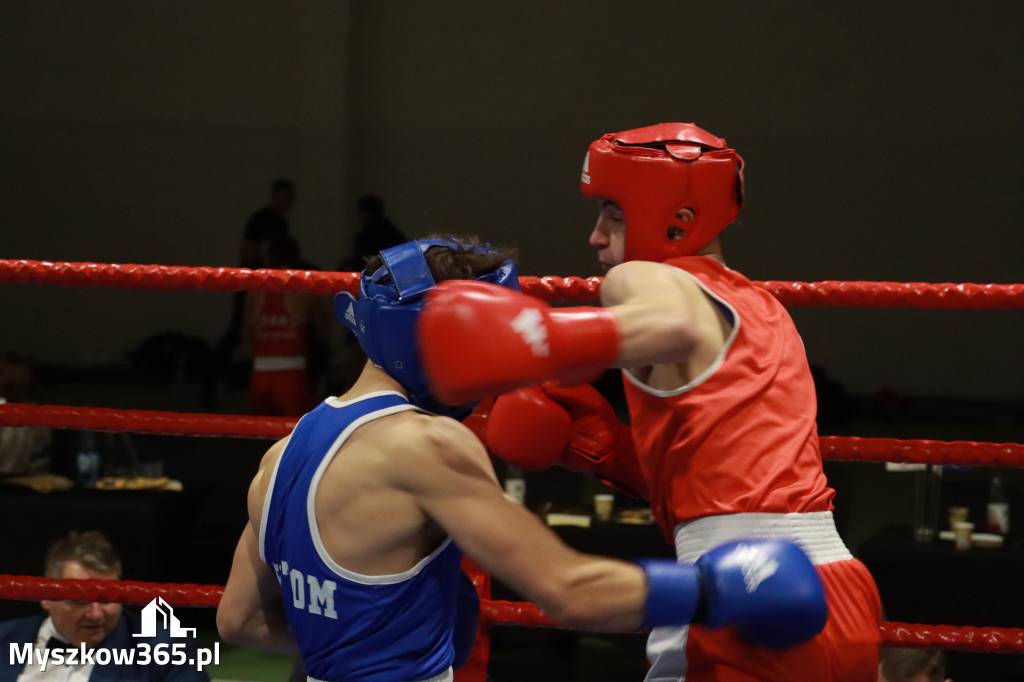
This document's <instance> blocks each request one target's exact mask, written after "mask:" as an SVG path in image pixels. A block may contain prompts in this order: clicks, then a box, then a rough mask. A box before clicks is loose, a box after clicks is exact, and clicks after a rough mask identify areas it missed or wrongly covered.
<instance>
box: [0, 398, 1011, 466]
mask: <svg viewBox="0 0 1024 682" xmlns="http://www.w3.org/2000/svg"><path fill="white" fill-rule="evenodd" d="M297 421H298V420H297V419H294V418H287V417H249V416H241V415H226V414H202V413H194V412H154V411H149V410H114V409H109V408H98V407H68V406H60V405H29V404H26V403H6V404H2V405H0V425H3V426H44V427H50V428H70V429H89V430H92V431H131V432H133V433H153V434H163V435H171V436H221V437H228V438H264V439H273V438H283V437H284V436H286V435H288V434H289V433H290V432H291V430H292V428H293V427H294V426H295V423H296V422H297ZM821 455H822V458H824V459H835V460H845V461H858V462H912V463H920V464H962V465H969V466H991V467H1024V445H1022V444H1019V443H975V442H971V441H953V442H944V441H937V440H896V439H894V438H853V437H847V436H822V438H821Z"/></svg>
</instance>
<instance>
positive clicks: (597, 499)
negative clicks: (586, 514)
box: [594, 494, 615, 521]
mask: <svg viewBox="0 0 1024 682" xmlns="http://www.w3.org/2000/svg"><path fill="white" fill-rule="evenodd" d="M614 508H615V496H614V495H607V494H604V495H594V516H595V517H596V518H597V520H598V521H611V519H612V509H614Z"/></svg>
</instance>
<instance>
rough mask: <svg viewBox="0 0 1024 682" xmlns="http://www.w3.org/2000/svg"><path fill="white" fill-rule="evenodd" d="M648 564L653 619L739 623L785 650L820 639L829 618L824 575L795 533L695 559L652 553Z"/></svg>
mask: <svg viewBox="0 0 1024 682" xmlns="http://www.w3.org/2000/svg"><path fill="white" fill-rule="evenodd" d="M641 566H642V567H643V569H644V573H645V575H646V576H647V585H648V592H647V600H646V602H645V605H644V613H645V616H646V618H647V623H648V624H649V625H653V626H659V625H682V624H685V623H689V622H701V623H704V624H705V625H707V626H708V627H709V628H721V627H727V626H732V627H735V628H736V630H737V631H738V632H739V634H740V635H741V636H742V637H743V638H744V639H746V640H747V641H749V642H751V643H752V644H757V645H760V646H764V647H768V648H772V649H782V648H786V647H791V646H796V645H798V644H802V643H804V642H806V641H807V640H809V639H812V638H813V637H815V636H816V635H817V634H818V633H819V632H821V631H822V629H823V628H824V627H825V622H826V621H827V620H828V605H827V603H826V602H825V591H824V587H823V586H822V584H821V578H820V577H819V576H818V572H817V570H816V569H815V568H814V565H813V564H812V563H811V560H810V559H808V558H807V555H806V554H804V552H803V550H802V549H800V547H798V546H797V545H796V544H794V543H792V542H789V541H788V540H739V541H734V542H729V543H726V544H724V545H722V546H720V547H716V548H715V549H713V550H711V551H710V552H708V553H707V554H705V555H704V556H702V557H700V558H699V559H698V560H697V563H696V564H694V565H689V564H675V563H673V562H670V561H663V560H661V561H659V560H651V561H646V562H641Z"/></svg>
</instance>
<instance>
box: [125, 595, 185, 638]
mask: <svg viewBox="0 0 1024 682" xmlns="http://www.w3.org/2000/svg"><path fill="white" fill-rule="evenodd" d="M158 622H160V623H162V625H161V627H162V628H163V629H164V630H166V631H167V633H168V634H169V635H170V636H171V637H188V636H189V634H190V633H191V636H192V637H195V636H196V629H195V628H183V627H181V623H179V622H178V617H177V616H175V615H174V609H173V608H172V607H171V605H170V604H168V603H167V602H165V601H164V600H163V598H162V597H157V598H156V599H154V600H153V601H151V602H149V603H148V604H146V606H145V607H144V608H143V609H142V632H140V633H139V634H137V635H132V637H156V631H157V623H158Z"/></svg>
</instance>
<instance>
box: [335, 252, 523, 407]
mask: <svg viewBox="0 0 1024 682" xmlns="http://www.w3.org/2000/svg"><path fill="white" fill-rule="evenodd" d="M432 246H443V247H445V248H449V249H452V250H454V251H465V250H468V249H470V248H472V249H473V250H475V251H477V252H479V253H493V252H492V251H491V250H490V249H489V248H486V247H470V246H468V245H466V244H462V243H460V242H458V241H455V240H440V239H422V240H420V241H414V242H407V243H405V244H401V245H399V246H394V247H391V248H390V249H385V250H383V251H381V252H380V256H381V258H382V259H383V260H384V265H383V266H381V267H379V268H377V269H376V270H375V271H374V272H370V271H369V270H364V271H363V273H362V275H361V276H360V278H359V298H356V297H355V296H353V295H352V294H349V293H348V292H342V293H340V294H338V295H337V296H336V297H335V298H334V314H335V315H336V316H337V317H338V319H339V320H341V322H342V323H343V324H344V325H345V326H346V327H348V328H349V329H351V330H352V333H354V334H355V335H356V338H357V339H359V345H360V346H362V348H363V352H364V353H366V356H367V357H368V358H369V359H370V361H371V362H373V364H375V365H377V366H378V367H380V368H381V369H383V370H384V371H385V372H387V373H388V375H389V376H390V377H391V378H392V379H394V380H395V381H397V382H398V383H400V384H402V387H403V388H404V389H405V390H406V391H407V392H408V393H409V400H410V401H411V402H412V403H413V404H414V405H416V406H417V407H420V408H422V409H424V410H426V411H428V412H433V413H435V414H441V415H445V416H448V417H454V418H456V419H464V418H465V417H467V416H469V414H470V413H471V412H472V411H473V408H474V407H476V403H475V402H474V403H470V404H468V405H457V406H451V405H445V404H444V403H441V402H440V401H438V400H437V399H436V398H434V396H432V395H431V394H430V387H429V386H428V385H427V378H426V377H425V376H424V375H423V368H422V367H421V366H420V360H419V355H418V353H417V344H416V318H417V317H418V316H419V313H420V310H422V309H423V305H424V303H425V302H426V301H425V300H424V296H425V295H426V293H427V292H428V291H430V290H431V289H433V288H434V285H435V282H434V277H433V276H432V275H431V274H430V268H429V267H428V266H427V259H426V258H425V257H424V255H423V254H424V252H426V250H427V249H429V248H430V247H432ZM476 279H477V280H478V281H481V282H490V283H491V284H498V285H501V286H503V287H508V288H509V289H514V290H516V291H519V276H518V274H517V273H516V266H515V264H513V262H512V261H511V260H507V261H505V262H504V263H502V265H501V267H499V268H498V269H497V270H494V271H492V272H488V273H485V274H483V275H480V276H479V277H477V278H476Z"/></svg>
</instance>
